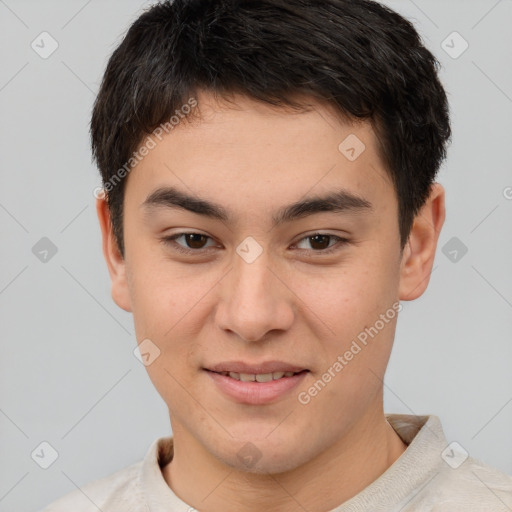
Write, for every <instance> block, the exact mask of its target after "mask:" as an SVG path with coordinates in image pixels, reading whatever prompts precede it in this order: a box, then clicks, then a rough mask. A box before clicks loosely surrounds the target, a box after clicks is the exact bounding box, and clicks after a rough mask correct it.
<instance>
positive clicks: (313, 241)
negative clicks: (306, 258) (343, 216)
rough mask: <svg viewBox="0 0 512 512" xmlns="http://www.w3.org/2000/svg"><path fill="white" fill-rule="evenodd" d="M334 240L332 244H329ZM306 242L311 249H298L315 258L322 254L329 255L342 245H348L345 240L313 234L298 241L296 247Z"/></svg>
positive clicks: (333, 236)
mask: <svg viewBox="0 0 512 512" xmlns="http://www.w3.org/2000/svg"><path fill="white" fill-rule="evenodd" d="M333 240H334V243H331V242H332V241H333ZM304 241H306V242H307V243H308V244H309V246H310V247H311V248H312V249H309V248H306V249H304V248H302V247H299V250H300V251H307V252H309V253H315V256H316V255H318V256H321V255H324V254H330V253H332V252H335V251H338V250H340V249H341V248H342V247H343V246H344V245H346V244H348V243H349V241H348V240H347V239H346V238H342V237H339V236H336V235H331V234H329V233H314V234H313V235H309V236H306V237H304V238H303V239H302V240H300V241H299V243H298V244H297V246H300V244H301V243H303V242H304Z"/></svg>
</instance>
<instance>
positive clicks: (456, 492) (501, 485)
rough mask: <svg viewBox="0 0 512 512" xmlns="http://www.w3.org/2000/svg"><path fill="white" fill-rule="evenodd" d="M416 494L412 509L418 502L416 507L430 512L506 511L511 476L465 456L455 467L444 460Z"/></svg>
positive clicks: (510, 506) (511, 500)
mask: <svg viewBox="0 0 512 512" xmlns="http://www.w3.org/2000/svg"><path fill="white" fill-rule="evenodd" d="M417 498H418V500H412V501H411V503H410V504H411V505H413V502H415V504H414V505H413V509H414V510H417V509H416V508H414V506H415V505H421V506H420V507H418V510H429V511H431V512H488V511H489V510H492V511H493V512H509V511H510V510H512V476H509V475H507V474H505V473H502V472H501V471H499V470H498V469H495V468H492V467H490V466H488V465H487V464H485V463H483V462H481V461H479V460H477V459H474V458H472V457H468V458H467V459H466V460H465V461H464V463H463V464H461V465H460V466H459V467H457V468H452V467H450V466H448V465H447V464H446V465H445V464H444V463H443V465H442V466H440V467H439V471H438V472H437V473H434V475H433V477H432V479H431V481H430V482H429V483H428V484H427V485H426V486H425V488H424V489H423V492H420V493H418V496H417ZM406 510H409V509H406ZM411 510H412V509H411Z"/></svg>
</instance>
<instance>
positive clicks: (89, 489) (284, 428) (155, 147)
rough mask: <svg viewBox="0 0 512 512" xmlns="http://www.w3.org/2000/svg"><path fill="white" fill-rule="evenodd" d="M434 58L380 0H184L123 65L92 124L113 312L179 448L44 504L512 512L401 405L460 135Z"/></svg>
mask: <svg viewBox="0 0 512 512" xmlns="http://www.w3.org/2000/svg"><path fill="white" fill-rule="evenodd" d="M437 65H438V63H437V61H436V60H435V58H434V57H433V55H432V54H431V53H430V52H429V51H428V50H427V49H425V48H424V46H423V45H422V43H421V41H420V38H419V36H418V34H417V32H416V31H415V29H414V27H413V26H412V25H411V23H410V22H408V21H406V20H405V19H403V18H402V17H401V16H399V15H398V14H396V13H394V12H393V11H391V10H389V9H388V8H386V7H384V6H382V5H380V4H377V3H374V2H370V1H366V0H325V1H323V2H316V1H313V0H258V1H250V0H239V1H236V0H209V1H206V0H196V1H192V0H176V1H174V2H172V3H171V2H163V3H161V4H159V5H156V6H154V7H152V8H151V9H149V10H148V11H147V12H146V13H144V14H143V15H142V16H141V17H140V18H139V19H138V20H137V21H136V22H135V23H134V24H133V26H132V27H131V28H130V30H129V32H128V34H127V35H126V37H125V39H124V41H123V42H122V43H121V45H120V46H119V47H118V48H117V50H116V51H115V52H114V54H113V55H112V57H111V59H110V61H109V64H108V66H107V70H106V72H105V76H104V80H103V83H102V86H101V90H100V92H99V94H98V97H97V101H96V103H95V107H94V112H93V116H92V122H91V133H92V147H93V152H94V156H95V158H96V160H97V163H98V166H99V168H100V171H101V173H102V177H103V187H104V191H105V193H106V195H105V197H101V196H100V198H99V199H98V201H97V210H98V216H99V221H100V225H101V230H102V234H103V250H104V254H105V258H106V262H107V265H108V269H109V272H110V275H111V279H112V295H113V298H114V300H115V302H116V303H117V304H118V305H119V306H120V307H121V308H123V309H124V310H126V311H131V312H132V313H133V316H134V322H135V330H136V335H137V340H138V341H139V346H140V351H141V354H142V356H141V357H142V360H143V361H144V364H145V365H146V366H147V370H148V373H149V376H150V378H151V380H152V382H153V383H154V385H155V387H156V389H157V390H158V392H159V393H160V395H161V396H162V398H163V399H164V401H165V402H166V404H167V405H168V408H169V416H170V422H171V427H172V432H173V436H172V438H171V437H169V438H161V439H157V440H156V441H155V442H154V443H153V445H152V446H151V448H150V450H149V452H148V454H147V456H146V457H145V459H144V460H143V461H140V462H138V463H135V464H133V465H132V466H130V467H128V468H125V469H123V470H121V471H119V472H117V473H115V474H113V475H111V476H109V477H106V478H103V479H101V480H98V481H96V482H92V483H90V484H88V485H86V486H84V487H83V488H82V489H80V490H77V491H75V492H73V493H71V494H69V495H67V496H65V497H64V498H62V499H61V500H59V501H57V502H56V503H54V504H53V505H50V506H49V507H47V508H46V509H45V510H46V511H47V512H64V511H66V512H70V511H71V510H72V511H73V512H85V511H87V512H88V511H97V510H101V511H102V512H128V511H142V510H147V511H151V512H163V511H165V512H185V511H189V512H190V511H193V510H199V511H202V512H203V511H204V512H220V511H222V512H234V511H237V512H256V511H258V512H259V511H261V510H265V511H268V512H270V511H273V512H295V511H311V512H327V511H332V512H334V511H336V512H348V511H372V512H375V511H404V512H405V511H408V512H411V511H421V512H423V511H436V512H453V511H457V510H460V511H465V512H467V511H482V512H483V511H490V510H492V511H506V510H511V508H512V478H511V477H509V476H507V475H505V474H503V473H500V472H499V471H497V470H495V469H492V468H490V467H488V466H486V465H485V464H483V463H481V462H479V461H476V460H474V459H472V458H470V457H469V458H468V457H467V454H466V453H464V452H462V451H461V450H460V449H458V447H457V446H453V445H448V442H447V440H446V438H445V436H444V433H443V430H442V428H441V424H440V421H439V419H438V418H437V417H436V416H407V415H393V414H387V415H385V414H384V412H383V378H384V374H385V370H386V366H387V363H388V359H389V356H390V352H391V348H392V344H393V338H394V333H395V327H396V321H397V317H398V313H399V311H400V309H401V306H400V301H401V300H414V299H416V298H417V297H419V296H420V295H422V293H423V292H424V291H425V289H426V287H427V285H428V282H429V277H430V272H431V269H432V265H433V260H434V255H435V251H436V245H437V240H438V237H439V233H440V230H441V227H442V225H443V221H444V217H445V207H444V190H443V188H442V186H441V185H439V184H438V183H436V182H435V181H434V180H435V176H436V173H437V171H438V169H439V166H440V164H441V162H442V161H443V159H444V157H445V155H446V144H447V142H448V140H449V138H450V126H449V116H448V105H447V99H446V95H445V92H444V90H443V87H442V85H441V84H440V81H439V79H438V77H437Z"/></svg>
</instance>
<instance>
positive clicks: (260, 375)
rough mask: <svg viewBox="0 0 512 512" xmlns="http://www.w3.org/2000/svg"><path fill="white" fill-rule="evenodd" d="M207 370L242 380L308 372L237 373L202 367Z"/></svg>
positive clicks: (263, 379)
mask: <svg viewBox="0 0 512 512" xmlns="http://www.w3.org/2000/svg"><path fill="white" fill-rule="evenodd" d="M204 369H205V370H206V371H208V372H212V373H216V374H218V375H223V376H224V377H230V378H232V379H234V380H239V381H242V382H270V381H273V380H280V379H287V378H290V377H293V376H294V375H299V374H301V373H305V372H308V371H309V370H301V371H298V372H284V371H278V372H269V373H238V372H228V371H223V372H215V371H213V370H208V369H207V368H204Z"/></svg>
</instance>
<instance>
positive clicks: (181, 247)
mask: <svg viewBox="0 0 512 512" xmlns="http://www.w3.org/2000/svg"><path fill="white" fill-rule="evenodd" d="M180 238H183V239H184V244H183V243H179V242H177V240H178V239H180ZM208 240H211V237H209V236H207V235H203V234H202V233H177V234H176V235H172V236H168V237H165V238H163V239H162V242H163V243H165V244H167V245H170V246H171V247H172V249H173V250H175V251H177V252H181V253H185V254H195V253H197V254H199V253H201V252H204V251H206V250H208V249H209V248H210V247H211V246H206V245H205V244H206V242H207V241H208Z"/></svg>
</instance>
